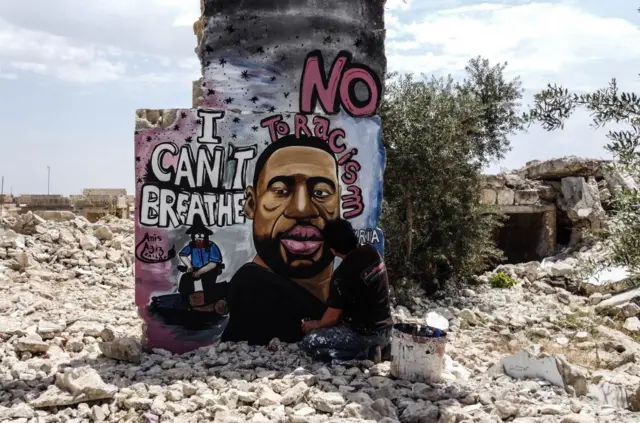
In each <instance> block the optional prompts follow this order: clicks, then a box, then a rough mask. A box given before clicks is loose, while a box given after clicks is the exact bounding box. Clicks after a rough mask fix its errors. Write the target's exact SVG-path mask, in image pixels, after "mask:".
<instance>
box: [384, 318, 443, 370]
mask: <svg viewBox="0 0 640 423" xmlns="http://www.w3.org/2000/svg"><path fill="white" fill-rule="evenodd" d="M426 328H427V327H426V326H422V325H417V324H413V323H398V324H395V325H393V332H392V339H391V374H392V375H393V376H394V377H397V378H399V379H404V380H408V381H410V382H437V381H439V380H441V378H442V372H443V371H444V352H445V346H446V344H447V337H446V335H445V334H443V336H440V337H437V338H436V337H429V336H425V333H426V330H425V329H426Z"/></svg>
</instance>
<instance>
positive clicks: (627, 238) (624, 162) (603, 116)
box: [524, 79, 640, 274]
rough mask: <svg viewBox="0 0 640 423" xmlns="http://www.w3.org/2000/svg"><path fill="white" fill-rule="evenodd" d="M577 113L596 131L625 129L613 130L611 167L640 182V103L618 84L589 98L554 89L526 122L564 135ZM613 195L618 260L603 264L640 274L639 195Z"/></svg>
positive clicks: (612, 237)
mask: <svg viewBox="0 0 640 423" xmlns="http://www.w3.org/2000/svg"><path fill="white" fill-rule="evenodd" d="M578 108H584V109H586V110H588V111H589V112H590V113H591V116H592V118H593V123H592V126H594V127H596V128H601V127H604V126H606V125H607V124H615V126H617V127H622V128H624V129H621V130H614V129H611V130H610V131H609V132H608V134H607V138H608V139H609V142H608V143H607V144H606V145H605V149H606V150H608V151H609V152H610V153H612V155H613V157H614V159H616V162H615V163H612V164H611V165H610V166H611V168H612V170H614V171H617V172H619V173H620V174H622V175H627V176H630V177H631V178H633V179H635V181H640V97H639V96H638V95H637V94H635V93H625V92H620V90H619V88H618V84H617V82H616V80H615V79H613V80H612V81H611V82H610V83H609V86H608V87H607V88H603V89H600V90H598V91H596V92H594V93H587V94H571V93H570V92H569V90H568V89H566V88H563V87H561V86H558V85H555V84H550V85H549V86H548V88H547V89H546V90H544V91H542V92H541V93H539V94H537V95H536V96H535V105H534V108H533V109H532V110H531V111H529V112H528V113H527V114H525V116H524V118H525V119H526V120H528V121H529V122H530V123H532V122H539V123H541V125H542V127H543V128H544V129H546V130H548V131H553V130H557V129H562V128H563V126H564V122H565V121H566V120H567V119H568V118H569V117H570V116H571V115H572V113H573V112H574V111H575V110H576V109H578ZM613 194H614V197H613V199H612V205H613V209H614V210H613V211H614V213H613V218H612V219H611V221H610V224H609V225H608V229H607V231H606V232H605V233H604V234H603V235H604V236H605V237H606V238H607V239H608V241H609V242H610V245H611V248H612V250H613V255H612V256H611V257H610V258H609V260H607V263H604V264H605V265H608V264H614V265H624V266H629V268H630V270H631V271H632V272H633V273H635V274H640V192H638V191H637V190H632V189H625V188H622V189H621V190H620V191H619V192H616V193H613Z"/></svg>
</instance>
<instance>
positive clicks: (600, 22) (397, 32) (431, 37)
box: [387, 2, 640, 88]
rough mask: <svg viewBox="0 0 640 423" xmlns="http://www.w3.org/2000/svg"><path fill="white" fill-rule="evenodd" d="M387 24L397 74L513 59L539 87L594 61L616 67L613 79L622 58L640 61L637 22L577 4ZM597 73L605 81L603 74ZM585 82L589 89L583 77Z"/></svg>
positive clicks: (515, 68)
mask: <svg viewBox="0 0 640 423" xmlns="http://www.w3.org/2000/svg"><path fill="white" fill-rule="evenodd" d="M388 22H390V27H391V29H392V32H391V35H389V38H391V40H390V42H389V43H388V46H389V48H388V50H387V55H388V62H389V65H390V67H391V68H392V70H399V71H410V72H416V73H422V72H425V73H431V72H437V71H446V72H457V71H460V70H462V69H463V68H464V66H465V64H466V63H467V61H468V60H469V59H470V58H471V57H474V56H477V55H482V56H484V57H487V58H489V59H491V60H492V61H493V62H498V61H499V62H505V61H506V62H508V63H509V66H508V70H509V71H510V72H513V73H514V74H518V75H522V77H523V81H524V82H525V84H526V85H528V86H530V87H534V88H538V87H539V86H540V85H541V84H543V85H544V84H546V82H547V81H548V80H549V77H550V76H554V77H557V76H559V75H561V74H564V77H567V78H568V77H569V75H570V73H571V72H575V70H576V67H578V66H581V65H586V64H588V63H593V62H594V61H599V62H602V63H604V64H605V67H606V69H610V70H612V72H611V74H610V75H609V76H613V75H615V74H616V73H617V72H616V71H617V70H618V69H616V65H617V67H619V65H620V62H621V61H626V62H628V61H637V62H638V63H640V30H638V29H637V28H636V26H635V25H633V24H632V23H631V22H629V21H626V20H624V19H621V18H605V17H600V16H596V15H593V14H590V13H588V12H586V11H583V10H581V9H579V8H578V7H577V6H575V5H573V4H561V3H535V2H533V3H529V4H520V5H511V6H509V5H504V4H488V3H482V4H477V5H471V6H464V7H458V8H450V9H445V10H440V11H436V12H429V13H428V14H427V15H425V16H424V17H422V18H419V19H417V20H415V21H413V22H404V23H403V24H402V25H401V24H400V23H399V20H398V19H395V18H394V19H391V20H389V21H388ZM407 50H413V51H411V52H409V51H407ZM425 51H429V52H430V53H427V54H425ZM607 63H609V64H610V65H609V66H608V67H607V66H606V64H607ZM612 67H613V69H612ZM592 76H593V77H595V78H598V81H600V80H601V79H600V78H602V75H600V74H599V73H595V74H594V75H592ZM560 79H562V78H560ZM574 82H575V81H574ZM591 82H593V81H591ZM581 83H582V84H587V85H588V84H589V81H587V80H586V79H585V75H582V81H581ZM600 84H601V83H598V85H600Z"/></svg>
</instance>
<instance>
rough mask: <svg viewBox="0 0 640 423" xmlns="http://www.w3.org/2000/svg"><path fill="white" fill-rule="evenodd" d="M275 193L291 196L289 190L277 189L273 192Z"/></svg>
mask: <svg viewBox="0 0 640 423" xmlns="http://www.w3.org/2000/svg"><path fill="white" fill-rule="evenodd" d="M273 192H274V193H275V194H276V195H287V194H289V190H288V189H286V188H275V189H274V190H273Z"/></svg>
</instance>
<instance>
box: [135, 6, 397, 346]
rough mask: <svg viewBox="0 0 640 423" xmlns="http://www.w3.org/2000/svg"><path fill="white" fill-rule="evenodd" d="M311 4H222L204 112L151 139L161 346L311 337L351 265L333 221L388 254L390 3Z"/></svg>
mask: <svg viewBox="0 0 640 423" xmlns="http://www.w3.org/2000/svg"><path fill="white" fill-rule="evenodd" d="M309 1H310V0H298V1H297V3H296V4H295V7H294V4H293V3H287V5H288V6H287V8H288V9H289V10H286V13H285V10H284V9H283V10H280V9H279V8H278V7H279V6H277V4H276V3H277V2H274V3H273V4H271V3H270V4H269V5H262V6H264V7H266V8H268V9H269V8H271V9H274V10H270V11H269V10H262V11H261V13H260V14H256V15H251V14H249V13H247V11H246V10H244V9H246V8H244V6H242V7H240V6H239V5H240V4H241V3H238V2H234V3H226V2H210V1H208V0H206V1H205V2H204V6H205V7H204V11H203V13H204V17H203V20H202V21H201V32H200V33H199V34H198V35H199V44H200V45H199V49H198V53H199V56H200V59H201V61H202V65H203V76H204V78H203V79H202V80H201V81H200V84H199V86H198V89H197V90H196V95H195V101H194V103H195V105H196V107H195V108H193V109H184V110H182V109H181V110H165V111H164V112H162V114H163V115H164V118H163V119H162V121H161V122H156V123H157V125H153V124H151V125H147V124H145V125H139V126H138V127H139V129H138V131H136V136H135V150H136V178H137V183H136V191H137V192H136V194H137V196H136V242H137V247H136V284H137V285H136V303H137V305H138V307H139V310H140V314H141V315H142V317H143V318H144V320H145V322H146V326H147V328H146V337H147V340H146V343H147V346H148V347H150V348H164V349H167V350H170V351H174V352H184V351H188V350H192V349H195V348H198V347H201V346H204V345H207V344H211V343H213V342H216V341H219V340H223V341H226V340H229V341H248V342H250V343H255V344H266V343H268V342H269V341H270V340H271V339H273V338H279V339H280V340H281V341H285V342H295V341H298V340H300V339H301V338H302V336H303V334H302V331H301V328H300V326H301V325H300V323H301V320H303V319H308V318H312V319H318V318H320V317H321V316H322V314H323V312H324V310H325V302H326V299H327V296H328V290H329V281H330V278H331V275H332V272H333V269H334V268H335V266H336V265H337V264H338V263H337V259H336V258H335V257H333V255H332V254H331V252H330V251H329V249H328V248H325V246H324V242H323V228H324V226H325V223H326V222H327V221H329V220H331V219H336V218H338V217H342V218H345V219H348V220H350V221H351V222H352V224H353V227H354V229H355V230H356V233H357V235H358V238H359V240H360V242H361V243H372V244H374V245H376V247H377V248H378V249H379V251H380V252H381V253H382V252H383V245H384V241H383V236H382V232H381V231H380V229H379V228H378V220H379V217H380V212H381V202H382V177H383V172H384V164H385V153H384V148H383V146H382V141H381V127H380V119H379V118H378V117H377V116H375V111H376V109H377V107H378V104H379V101H380V99H381V96H382V84H381V79H382V74H383V72H384V66H385V61H384V53H383V43H382V41H383V38H384V30H383V29H382V27H383V25H382V20H381V19H382V13H381V11H382V4H383V1H376V2H375V3H372V5H371V6H367V7H366V8H360V7H355V5H349V6H344V3H341V2H337V3H336V2H334V1H333V0H331V2H333V3H335V5H334V6H335V7H338V8H345V7H346V8H347V9H345V10H344V13H342V14H340V15H337V14H336V13H335V12H336V10H335V7H334V8H333V9H331V8H329V9H327V10H328V11H330V12H331V14H330V15H327V16H325V17H324V18H322V19H318V16H320V15H322V14H323V13H324V12H323V9H324V4H323V9H318V8H317V7H314V8H309V7H307V6H309V5H307V4H306V3H309ZM331 2H330V3H331ZM250 3H255V2H250ZM312 3H313V4H315V2H311V3H309V4H312ZM333 3H332V4H333ZM256 4H257V3H256ZM260 4H262V3H260ZM327 4H328V3H327ZM305 5H306V6H305ZM262 6H260V7H262ZM352 6H353V7H352ZM252 7H254V8H255V7H258V6H256V5H254V6H252ZM219 8H222V9H224V10H218V9H219ZM276 9H277V10H276ZM294 9H295V10H294ZM378 12H380V13H378ZM361 15H362V16H361ZM365 15H366V16H365ZM370 15H371V16H370ZM329 16H330V18H329ZM372 17H373V18H375V19H373V18H372ZM285 18H286V19H285ZM351 18H353V19H351ZM364 18H371V19H369V22H368V23H367V22H366V19H364ZM350 19H351V20H350ZM365 23H367V25H365ZM336 25H338V26H339V28H338V27H336ZM336 30H337V31H339V32H340V33H341V34H342V36H340V37H337V36H334V38H331V35H330V34H331V33H334V35H335V31H336ZM305 37H306V38H305ZM319 37H321V38H319ZM319 39H322V43H321V44H320V46H321V47H320V48H319V49H318V48H309V47H308V46H312V45H314V44H315V45H317V42H318V40H319ZM358 58H361V59H363V60H362V61H359V60H358ZM150 112H151V113H150ZM138 114H139V115H146V116H149V115H150V114H151V115H158V114H160V113H159V111H146V112H145V111H139V112H138ZM167 117H170V118H169V119H167ZM169 121H170V122H169ZM145 126H146V127H145Z"/></svg>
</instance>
